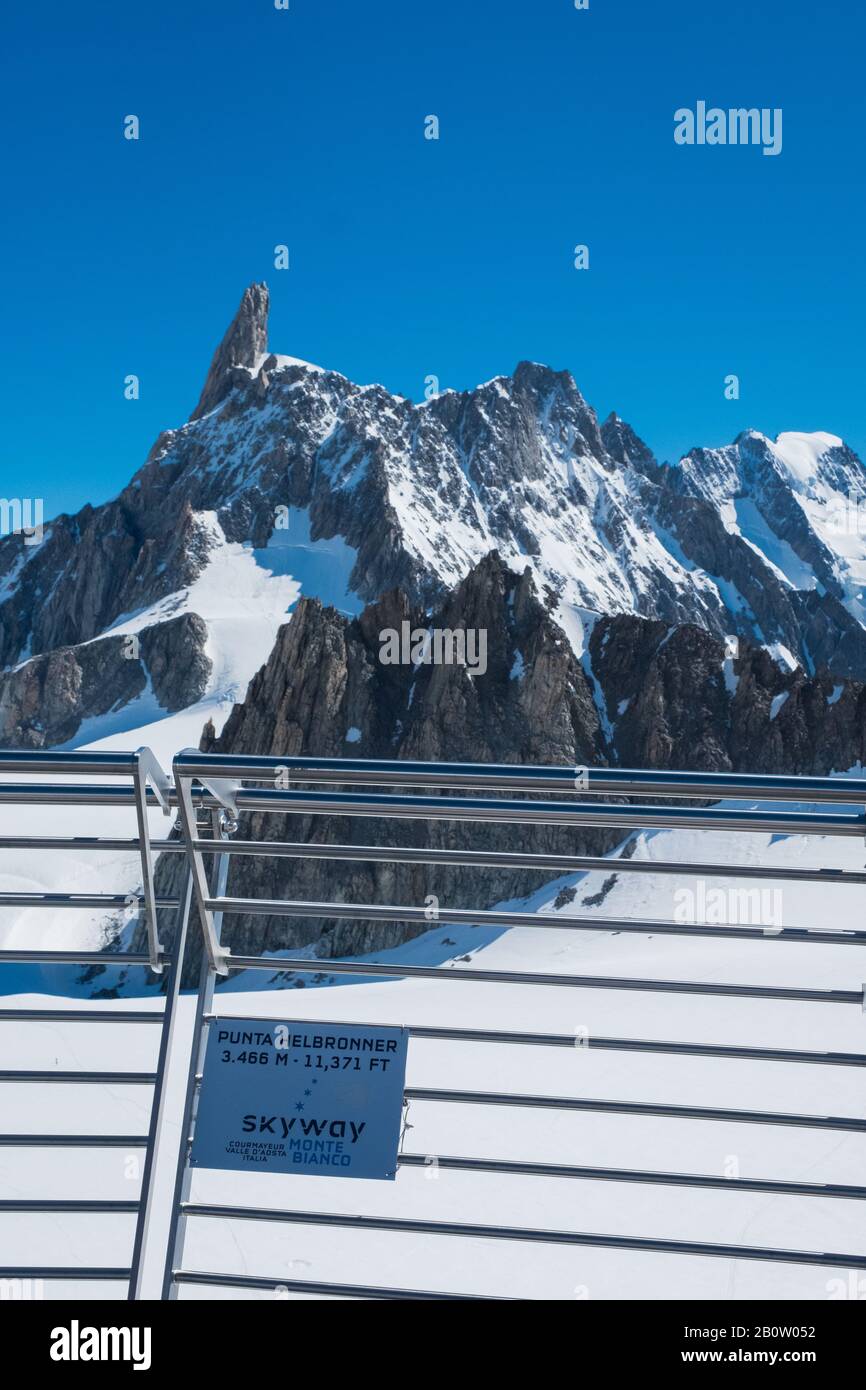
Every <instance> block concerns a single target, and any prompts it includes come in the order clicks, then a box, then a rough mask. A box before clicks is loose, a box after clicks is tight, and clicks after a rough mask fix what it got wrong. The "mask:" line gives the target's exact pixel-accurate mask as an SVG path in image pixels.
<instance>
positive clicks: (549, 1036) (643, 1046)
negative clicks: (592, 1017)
mask: <svg viewBox="0 0 866 1390" xmlns="http://www.w3.org/2000/svg"><path fill="white" fill-rule="evenodd" d="M329 1026H330V1025H329ZM409 1035H410V1037H413V1038H427V1039H431V1040H432V1039H435V1040H439V1041H443V1042H445V1041H448V1042H491V1043H514V1044H516V1045H518V1046H522V1045H526V1046H530V1047H569V1048H581V1049H586V1050H588V1051H591V1052H651V1053H662V1054H669V1055H673V1056H681V1057H726V1058H731V1059H734V1060H741V1061H748V1062H803V1063H808V1064H815V1065H818V1066H831V1067H863V1066H866V1053H862V1052H806V1051H802V1050H796V1049H793V1048H782V1047H778V1048H776V1047H737V1046H733V1045H728V1044H726V1043H695V1042H670V1041H662V1040H657V1039H655V1038H606V1037H596V1036H594V1035H593V1034H589V1035H588V1036H587V1037H583V1036H581V1037H580V1038H576V1037H575V1034H574V1033H524V1032H521V1033H517V1032H513V1033H512V1032H504V1031H501V1030H494V1029H488V1028H478V1029H476V1028H433V1027H429V1028H428V1027H415V1025H414V1024H413V1025H412V1026H410V1028H409Z"/></svg>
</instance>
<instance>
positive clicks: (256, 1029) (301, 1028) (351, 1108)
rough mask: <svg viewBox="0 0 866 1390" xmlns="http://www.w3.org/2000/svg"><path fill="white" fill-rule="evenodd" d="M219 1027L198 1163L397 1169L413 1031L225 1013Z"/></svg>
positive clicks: (389, 1173)
mask: <svg viewBox="0 0 866 1390" xmlns="http://www.w3.org/2000/svg"><path fill="white" fill-rule="evenodd" d="M209 1030H210V1031H209V1033H208V1040H207V1048H206V1051H205V1063H204V1075H203V1077H202V1083H201V1091H200V1094H199V1102H198V1111H197V1113H196V1122H195V1133H194V1136H193V1145H192V1154H191V1156H190V1163H191V1165H192V1166H193V1167H194V1168H229V1169H242V1170H244V1171H246V1172H254V1173H303V1174H306V1175H307V1176H319V1177H330V1178H385V1179H388V1178H394V1177H395V1176H396V1171H397V1151H398V1146H399V1142H400V1123H401V1119H402V1114H403V1086H404V1083H405V1077H406V1048H407V1044H408V1040H409V1034H408V1032H407V1030H406V1029H405V1028H379V1027H373V1026H369V1025H365V1024H357V1023H319V1022H312V1023H308V1022H298V1023H286V1022H284V1021H283V1020H281V1019H271V1018H218V1019H214V1020H213V1022H211V1024H210V1025H209Z"/></svg>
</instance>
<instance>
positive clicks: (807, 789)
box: [174, 751, 866, 805]
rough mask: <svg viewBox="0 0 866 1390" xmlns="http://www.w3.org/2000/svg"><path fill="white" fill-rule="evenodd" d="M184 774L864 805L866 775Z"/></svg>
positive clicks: (334, 770) (303, 769)
mask: <svg viewBox="0 0 866 1390" xmlns="http://www.w3.org/2000/svg"><path fill="white" fill-rule="evenodd" d="M174 768H175V770H176V772H179V773H182V775H183V776H184V777H227V778H232V779H235V780H247V781H255V780H259V781H263V780H268V781H272V782H273V781H275V780H276V778H277V775H278V774H279V776H280V777H281V778H285V777H286V776H288V777H290V778H292V780H294V781H297V782H306V783H316V782H322V783H338V784H341V785H344V786H349V785H355V786H389V787H406V786H410V787H446V788H450V789H453V790H457V789H465V790H473V789H476V788H483V789H486V790H489V791H494V790H495V791H510V790H518V789H526V790H531V791H537V792H543V791H555V792H558V793H563V792H579V793H586V792H589V793H591V794H599V795H605V796H681V797H690V798H694V799H696V800H718V799H721V798H723V797H727V798H731V797H736V798H737V799H738V800H750V799H753V798H754V799H757V800H765V801H767V800H769V801H816V802H817V801H828V802H835V803H837V804H849V803H850V804H852V805H856V804H863V803H866V779H864V778H851V779H849V778H843V777H780V776H775V775H769V776H768V775H762V774H761V775H751V776H747V775H742V774H740V773H736V772H733V773H732V772H700V773H698V772H658V771H642V770H637V769H628V768H608V767H590V768H584V767H577V766H569V767H521V766H520V765H519V764H502V763H436V762H403V761H394V760H391V761H386V760H375V759H367V758H308V757H304V758H295V757H282V758H266V757H250V756H249V755H244V754H239V755H238V754H228V755H227V754H224V753H199V752H195V751H190V752H185V753H180V754H178V756H177V757H176V758H175V759H174Z"/></svg>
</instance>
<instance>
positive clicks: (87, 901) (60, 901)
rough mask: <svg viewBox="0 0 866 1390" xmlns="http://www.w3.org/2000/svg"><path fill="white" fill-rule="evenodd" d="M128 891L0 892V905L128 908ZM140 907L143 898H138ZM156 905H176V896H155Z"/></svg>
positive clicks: (135, 895) (129, 895)
mask: <svg viewBox="0 0 866 1390" xmlns="http://www.w3.org/2000/svg"><path fill="white" fill-rule="evenodd" d="M132 897H138V894H129V893H0V907H50V908H59V907H72V908H81V907H95V908H103V907H104V908H128V907H130V905H131V903H130V899H131V898H132ZM139 901H140V903H141V905H142V907H143V906H144V899H143V898H140V899H139ZM156 906H157V907H177V906H178V900H177V898H157V899H156Z"/></svg>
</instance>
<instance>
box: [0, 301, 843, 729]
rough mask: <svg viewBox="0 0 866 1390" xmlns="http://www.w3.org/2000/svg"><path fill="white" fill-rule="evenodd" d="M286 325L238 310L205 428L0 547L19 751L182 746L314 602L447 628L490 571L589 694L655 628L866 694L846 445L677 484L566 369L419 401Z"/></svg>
mask: <svg viewBox="0 0 866 1390" xmlns="http://www.w3.org/2000/svg"><path fill="white" fill-rule="evenodd" d="M268 307H269V295H268V290H267V287H266V286H265V285H264V284H254V285H251V286H250V287H249V288H248V289H247V290H245V291H244V294H243V296H242V298H241V302H240V306H239V308H238V310H237V313H236V314H235V316H234V318H233V319H232V322H231V324H230V326H229V328H228V331H227V332H226V334H225V336H224V337H223V339H222V341H221V343H220V345H219V347H218V348H217V350H216V352H215V354H214V357H213V361H212V362H211V366H210V370H209V372H208V374H207V379H206V381H205V385H204V389H203V391H202V394H201V398H200V400H199V402H198V405H197V407H196V410H195V412H194V414H193V417H192V418H191V419H190V420H189V422H188V423H187V424H185V425H182V426H181V427H179V428H175V429H169V430H166V431H164V432H163V433H162V434H161V435H160V436H159V438H158V439H157V440H156V442H155V444H154V446H153V448H152V449H151V452H150V454H149V455H148V458H147V460H146V461H145V463H144V465H143V467H142V468H141V469H140V470H139V472H138V473H137V474H136V475H135V477H134V478H133V479H132V481H131V482H130V483H129V484H128V486H127V487H125V488H124V489H123V491H122V492H121V493H120V495H119V496H118V497H116V498H115V499H113V500H112V501H110V502H107V503H105V504H104V505H102V506H99V507H95V508H94V507H89V506H88V507H84V508H82V509H81V511H80V512H78V513H77V514H76V515H74V516H67V515H62V516H59V517H57V518H56V519H55V520H54V521H52V522H51V523H50V524H49V525H47V526H46V527H45V531H44V536H43V538H42V540H41V542H40V543H39V544H38V545H28V544H25V538H24V537H23V536H22V535H15V534H13V535H10V536H7V537H6V538H5V539H2V540H0V668H2V670H0V743H6V744H19V745H21V746H29V747H43V746H50V745H51V744H52V743H57V742H67V741H70V740H71V741H79V742H80V741H83V738H84V736H85V733H86V736H87V738H88V740H92V739H100V738H102V737H104V736H105V735H107V734H108V733H111V734H121V733H124V732H125V731H129V730H139V731H142V730H143V729H144V728H145V727H146V728H147V730H148V734H147V740H146V741H150V742H153V743H154V744H157V743H158V742H159V738H161V737H162V734H161V733H160V730H162V728H163V725H166V726H168V725H170V724H171V720H172V719H174V718H175V717H177V716H178V715H179V714H180V712H182V711H184V710H186V711H187V713H186V714H185V715H184V718H185V720H186V723H185V726H184V734H183V737H182V738H181V739H180V743H182V744H186V743H190V742H192V741H195V740H196V739H197V738H198V734H199V732H200V730H201V728H202V726H203V725H204V723H205V720H206V719H207V718H212V719H213V721H214V725H215V727H216V728H217V732H218V731H219V728H220V727H221V726H222V724H223V723H224V722H225V719H226V717H227V715H228V712H229V710H230V709H231V707H232V704H233V703H234V702H236V701H239V700H241V699H242V698H243V696H244V693H245V691H246V688H247V685H248V683H249V681H250V680H251V679H252V677H253V676H254V674H255V673H256V671H257V670H258V669H259V668H260V667H261V666H262V665H263V663H264V662H265V661H266V660H267V658H268V656H269V655H270V653H271V650H272V648H273V646H274V642H275V640H276V637H277V633H278V630H279V628H280V626H281V625H282V624H284V623H285V622H286V619H287V617H289V616H290V615H291V614H292V612H293V611H294V608H295V605H296V603H297V601H298V599H299V598H300V597H301V596H304V597H307V598H317V599H319V600H321V601H322V602H323V603H324V604H326V605H327V604H331V605H334V606H335V607H336V608H337V609H339V610H342V612H343V613H344V614H346V615H348V616H350V617H353V616H355V615H357V614H358V613H360V611H361V609H362V608H363V607H364V605H365V604H369V603H374V602H375V601H376V600H377V599H378V598H379V596H380V595H381V594H383V593H385V592H388V591H391V590H394V589H398V588H399V589H400V590H401V591H402V592H403V593H404V595H405V596H406V598H407V601H409V602H410V603H411V604H412V605H413V606H414V607H416V608H418V609H420V610H422V611H428V612H429V611H431V610H439V609H441V607H442V605H443V604H445V603H447V600H448V595H449V594H450V593H452V592H453V591H454V589H455V587H456V586H458V585H459V584H461V583H462V582H463V581H464V580H465V578H466V576H467V575H468V574H469V573H470V572H471V571H473V570H474V569H475V568H476V567H477V566H478V565H479V563H481V561H482V560H483V559H484V558H485V557H486V556H487V555H489V554H490V553H491V552H492V551H496V552H498V554H499V556H500V557H501V560H502V563H503V564H504V565H505V566H507V568H508V569H509V570H510V571H512V572H514V573H517V574H523V573H524V572H525V571H528V572H529V574H530V576H531V579H532V582H533V585H534V589H535V592H536V593H537V594H538V595H539V599H540V601H541V602H542V603H543V604H544V605H545V608H546V611H547V612H548V613H549V614H550V617H551V619H552V621H553V622H554V623H556V624H557V625H558V628H559V629H560V630H561V632H562V633H563V635H564V640H565V639H566V638H567V640H568V643H569V645H570V648H571V651H572V653H573V655H574V657H575V659H576V660H578V661H579V662H581V663H582V664H583V666H584V669H585V670H586V671H587V673H588V674H590V673H591V667H592V645H593V644H592V634H593V632H594V631H595V630H596V628H597V625H598V624H599V621H600V620H601V619H602V618H604V617H609V616H614V615H636V616H639V617H641V618H644V619H652V620H654V621H657V622H661V623H663V624H666V625H667V628H669V629H670V631H671V632H673V631H674V630H675V629H676V628H677V627H679V626H681V625H683V624H694V625H696V626H697V627H700V628H703V629H704V630H705V631H706V632H708V633H709V634H710V635H712V636H713V637H714V638H716V639H720V638H725V637H731V636H737V637H739V638H742V639H743V640H744V641H745V642H748V643H750V644H752V645H755V646H759V647H761V646H762V647H765V648H766V649H767V652H768V653H769V655H770V656H771V657H772V659H773V660H774V661H775V662H776V663H777V665H778V666H779V668H780V669H781V670H783V671H791V670H793V669H794V668H795V667H796V666H798V665H799V666H800V667H802V669H803V670H804V672H805V673H806V674H807V675H817V674H818V673H820V672H822V671H824V670H826V671H827V672H828V673H829V674H830V675H832V676H833V677H834V678H838V679H839V680H842V679H844V678H845V677H848V676H853V677H857V678H860V679H863V678H866V599H864V594H866V506H863V507H861V506H860V504H859V500H858V499H860V498H862V497H863V495H864V493H866V487H864V483H866V478H864V470H863V465H862V463H861V462H860V460H859V459H858V458H857V457H856V455H855V454H853V453H852V452H851V450H850V449H848V448H847V447H846V446H845V445H844V444H843V443H842V441H841V440H839V439H838V438H836V436H834V435H830V434H812V435H802V434H796V433H792V432H789V433H785V434H781V435H780V436H779V437H778V439H777V440H776V441H775V442H774V441H771V440H769V439H767V438H766V437H765V436H764V435H762V434H759V433H758V432H757V431H747V432H746V433H744V434H741V435H740V436H739V437H738V439H737V440H736V441H735V443H733V444H731V445H728V446H726V447H725V448H721V449H715V448H714V449H694V450H692V451H691V453H690V454H689V455H688V456H687V457H686V458H685V459H683V460H682V461H681V462H680V463H679V464H677V465H675V466H671V465H668V464H660V463H658V462H657V461H656V460H655V459H654V458H653V455H652V452H651V450H650V449H649V448H648V446H647V445H646V444H645V443H644V442H643V441H642V440H641V439H640V438H639V437H638V435H637V434H636V433H635V431H634V430H633V429H632V428H631V426H629V425H628V424H626V422H625V421H624V420H623V419H622V418H621V417H620V416H619V415H617V414H611V415H610V416H609V417H608V418H607V419H606V420H605V421H604V422H603V423H602V424H599V421H598V417H597V415H596V413H595V411H594V410H593V408H592V406H591V405H589V404H588V403H587V401H586V400H585V399H584V398H583V396H582V395H581V393H580V391H579V389H578V387H577V385H576V384H575V382H574V380H573V378H572V376H571V375H570V373H568V372H566V371H556V370H554V369H552V368H550V367H547V366H544V365H542V364H539V363H535V362H521V363H520V364H518V366H517V367H516V369H515V371H514V372H513V374H512V375H510V376H508V375H503V376H498V377H495V378H494V379H493V380H491V381H487V382H485V383H483V384H482V385H480V386H478V387H476V388H475V389H473V390H471V391H454V390H445V391H442V392H441V393H440V394H438V395H436V396H434V397H432V399H430V400H425V401H423V402H418V403H416V402H413V401H410V400H407V399H405V398H404V397H401V396H396V395H393V394H392V393H391V392H389V391H387V390H386V389H385V388H384V387H383V386H377V385H366V386H365V385H357V384H355V383H354V382H352V381H349V380H348V379H347V378H346V377H345V376H343V375H342V374H341V373H339V372H335V371H329V370H326V369H323V368H321V367H315V366H312V365H311V364H310V363H307V362H303V361H300V360H299V359H297V358H294V357H286V356H280V355H275V354H273V353H270V352H269V348H268V333H267V327H268V324H267V319H268ZM861 512H862V516H861ZM861 520H862V521H863V522H864V524H863V525H862V526H861V525H860V524H859V523H860V521H861ZM132 638H134V639H135V642H131V641H130V639H132ZM130 650H131V651H132V652H133V655H134V660H133V661H130V660H129V653H130ZM831 688H832V687H831ZM48 691H51V698H50V699H48V697H47V693H46V692H48ZM82 725H84V726H85V729H84V732H82ZM164 732H165V737H166V740H167V742H168V740H169V733H168V729H167V727H166V730H165V731H164ZM140 741H145V740H144V739H140ZM173 751H174V748H173V747H172V748H169V749H168V755H169V756H170V754H171V753H172V752H173Z"/></svg>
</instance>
